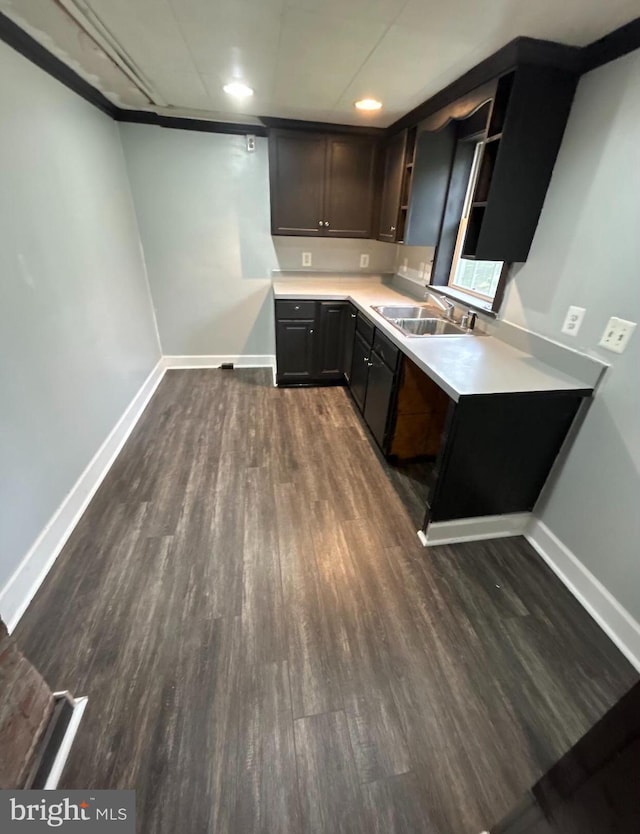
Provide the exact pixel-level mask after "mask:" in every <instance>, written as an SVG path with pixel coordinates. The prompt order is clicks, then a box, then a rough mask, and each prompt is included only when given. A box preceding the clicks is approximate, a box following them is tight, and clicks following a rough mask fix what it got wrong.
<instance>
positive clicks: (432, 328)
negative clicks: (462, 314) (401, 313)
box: [389, 318, 467, 336]
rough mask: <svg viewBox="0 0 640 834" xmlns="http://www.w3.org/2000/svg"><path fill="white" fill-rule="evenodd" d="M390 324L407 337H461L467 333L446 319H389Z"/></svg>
mask: <svg viewBox="0 0 640 834" xmlns="http://www.w3.org/2000/svg"><path fill="white" fill-rule="evenodd" d="M389 322H390V323H391V324H393V325H394V326H395V327H397V328H398V330H402V332H403V333H406V334H407V336H460V335H464V334H465V333H466V332H467V331H466V330H464V328H462V327H459V326H458V325H457V324H454V323H453V322H452V321H445V319H436V318H430V319H395V320H393V319H389Z"/></svg>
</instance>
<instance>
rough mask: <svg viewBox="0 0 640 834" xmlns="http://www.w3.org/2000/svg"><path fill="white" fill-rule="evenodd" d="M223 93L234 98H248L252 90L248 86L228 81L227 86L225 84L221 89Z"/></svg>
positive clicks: (240, 82) (239, 82)
mask: <svg viewBox="0 0 640 834" xmlns="http://www.w3.org/2000/svg"><path fill="white" fill-rule="evenodd" d="M222 89H223V90H224V91H225V93H227V94H228V95H230V96H233V97H234V98H249V96H252V95H253V90H252V89H251V87H249V85H248V84H244V83H243V82H242V81H230V82H229V84H225V85H224V87H223V88H222Z"/></svg>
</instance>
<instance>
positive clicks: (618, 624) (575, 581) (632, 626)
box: [525, 517, 640, 670]
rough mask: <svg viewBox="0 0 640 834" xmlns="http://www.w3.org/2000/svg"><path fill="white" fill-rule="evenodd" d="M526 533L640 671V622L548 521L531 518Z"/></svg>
mask: <svg viewBox="0 0 640 834" xmlns="http://www.w3.org/2000/svg"><path fill="white" fill-rule="evenodd" d="M525 536H526V538H527V540H528V541H529V543H530V544H531V545H532V547H533V548H534V549H535V550H536V551H537V552H538V553H539V555H540V556H541V557H542V559H544V561H545V562H546V563H547V564H548V565H549V567H550V568H551V570H552V571H553V572H554V573H555V574H556V576H557V577H558V578H559V579H560V580H561V581H562V582H563V583H564V585H566V587H567V588H568V589H569V590H570V591H571V593H572V594H573V595H574V596H575V597H576V599H577V600H578V602H580V603H581V604H582V605H583V607H584V608H585V609H586V610H587V611H588V612H589V614H591V616H592V617H593V619H594V620H595V621H596V622H597V623H598V625H599V626H600V628H602V630H603V631H604V632H605V633H606V634H607V635H608V636H609V637H610V638H611V640H612V641H613V642H614V643H615V645H616V646H617V647H618V648H619V649H620V651H621V652H622V654H623V655H624V656H625V657H626V658H627V660H629V662H630V663H631V664H632V665H633V666H635V668H636V669H638V670H640V623H638V622H637V621H636V620H634V618H633V617H632V616H631V614H629V612H628V611H627V610H626V609H625V608H624V607H623V606H622V605H620V603H619V602H618V600H617V599H615V597H614V596H612V594H611V593H610V592H609V591H608V590H607V589H606V588H605V587H604V585H603V584H602V583H601V582H600V581H599V580H598V579H596V577H595V576H594V575H593V574H592V573H591V571H590V570H589V569H588V568H586V567H585V566H584V565H583V564H582V562H581V561H580V560H579V559H578V557H577V556H576V555H575V553H572V552H571V550H569V548H568V547H567V546H566V545H565V544H564V542H562V541H560V539H559V538H558V537H557V536H556V535H555V533H553V532H552V531H551V530H550V529H549V528H548V527H547V525H546V524H544V523H543V522H542V521H540V520H539V519H537V518H533V517H532V518H531V522H530V524H529V527H528V529H527V531H526V533H525Z"/></svg>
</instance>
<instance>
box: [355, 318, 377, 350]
mask: <svg viewBox="0 0 640 834" xmlns="http://www.w3.org/2000/svg"><path fill="white" fill-rule="evenodd" d="M356 329H357V331H358V333H359V334H360V335H361V336H362V338H363V339H364V340H365V342H366V343H367V344H368V345H371V344H372V343H373V330H374V327H373V325H372V324H371V322H370V321H369V319H367V318H365V317H364V316H363V315H362V313H358V323H357V325H356Z"/></svg>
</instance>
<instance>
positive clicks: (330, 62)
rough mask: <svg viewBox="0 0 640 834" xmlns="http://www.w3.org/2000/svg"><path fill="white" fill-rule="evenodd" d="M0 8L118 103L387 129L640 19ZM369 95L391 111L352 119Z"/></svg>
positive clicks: (84, 2) (39, 1) (281, 2)
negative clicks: (437, 100) (552, 49)
mask: <svg viewBox="0 0 640 834" xmlns="http://www.w3.org/2000/svg"><path fill="white" fill-rule="evenodd" d="M0 9H2V10H3V11H4V12H5V13H6V14H8V15H9V16H10V17H12V18H13V19H14V20H16V22H18V23H19V24H20V25H21V26H23V27H24V28H25V29H27V30H28V31H29V32H30V33H31V34H32V35H34V37H36V38H37V39H38V40H40V41H41V42H42V43H44V45H45V46H47V48H48V49H50V50H52V51H54V52H55V54H57V55H58V56H59V57H61V58H62V59H63V60H64V61H65V62H66V63H68V64H70V65H72V66H74V68H75V69H76V70H78V71H79V72H80V73H81V74H83V75H84V76H85V77H86V78H88V79H89V80H90V81H91V83H93V84H94V85H95V86H98V87H99V88H100V89H101V90H102V91H103V92H104V93H105V95H107V96H108V97H109V98H111V100H113V101H114V102H116V103H117V104H119V105H120V106H125V107H134V108H142V109H150V110H156V111H158V112H175V113H184V114H186V115H193V116H197V117H200V118H213V119H223V120H235V121H249V122H250V121H252V120H255V119H252V118H251V117H257V116H280V117H285V118H292V119H310V120H316V121H327V122H338V123H344V124H370V125H376V126H380V127H384V126H386V125H388V124H391V123H392V122H393V121H395V120H396V119H397V118H398V117H400V116H402V115H403V114H404V113H406V112H407V111H408V110H410V109H411V108H413V107H415V106H416V105H417V104H419V103H420V102H422V101H424V100H425V99H427V98H429V96H431V95H433V94H434V93H436V92H437V91H438V90H440V89H442V88H443V87H444V86H446V85H447V84H449V83H450V82H451V81H454V80H455V79H456V78H457V77H458V76H460V75H461V74H462V73H464V72H465V71H466V70H468V69H470V68H471V67H472V66H474V65H475V64H477V63H478V62H479V61H481V60H482V59H483V58H486V57H487V56H488V55H491V54H492V53H493V52H495V51H496V50H497V49H499V48H500V47H502V46H504V45H505V44H506V43H508V42H509V41H510V40H512V39H513V38H515V37H517V36H519V35H528V36H530V37H535V38H545V39H549V40H556V41H560V42H562V43H567V44H573V45H576V46H584V45H586V44H588V43H590V42H591V41H593V40H596V39H597V38H599V37H601V36H602V35H605V34H607V33H608V32H610V31H611V30H612V29H615V28H617V27H618V26H621V25H622V24H624V23H627V22H628V21H629V20H632V19H633V18H635V17H637V16H639V15H640V0H488V2H480V0H0ZM74 18H75V19H76V22H74ZM78 21H80V24H78ZM87 29H89V34H87V32H86V30H87ZM83 30H84V31H83ZM96 41H97V42H98V44H99V45H96ZM105 53H106V54H107V55H108V56H109V57H106V55H105ZM233 77H239V78H242V79H243V80H245V81H246V82H247V83H248V84H250V85H251V86H252V87H254V89H255V95H254V96H253V98H252V99H250V100H248V103H247V101H245V102H243V103H235V102H233V100H231V99H230V98H229V97H228V96H227V95H226V94H225V93H224V92H223V91H222V85H223V84H225V83H226V82H227V81H229V80H231V79H232V78H233ZM141 81H142V85H143V88H144V92H141V91H140V89H139V86H140V82H141ZM365 96H373V97H376V98H380V99H381V100H382V101H383V102H384V109H383V110H382V111H381V112H380V113H377V114H373V115H362V114H359V113H357V112H356V111H355V110H354V108H353V102H354V101H355V100H356V99H358V98H362V97H365Z"/></svg>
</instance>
